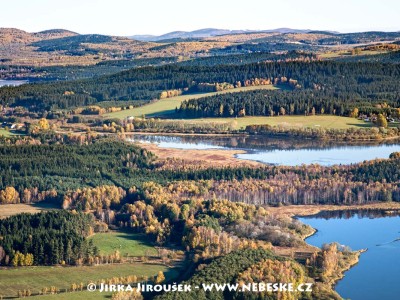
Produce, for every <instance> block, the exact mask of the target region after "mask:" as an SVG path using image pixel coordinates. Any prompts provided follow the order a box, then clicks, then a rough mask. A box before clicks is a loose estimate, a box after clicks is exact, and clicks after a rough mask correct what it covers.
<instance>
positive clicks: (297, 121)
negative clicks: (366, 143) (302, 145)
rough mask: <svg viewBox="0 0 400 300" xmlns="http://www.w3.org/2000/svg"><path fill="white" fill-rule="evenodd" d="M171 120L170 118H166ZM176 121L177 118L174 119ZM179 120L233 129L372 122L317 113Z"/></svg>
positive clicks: (339, 126)
mask: <svg viewBox="0 0 400 300" xmlns="http://www.w3.org/2000/svg"><path fill="white" fill-rule="evenodd" d="M166 121H172V120H166ZM175 121H177V120H175ZM179 122H187V123H190V124H196V123H197V124H199V123H200V124H201V123H228V124H231V125H232V127H233V128H234V129H243V128H245V127H246V126H247V125H263V124H268V125H271V126H284V127H298V128H302V127H312V128H334V129H347V128H368V127H371V126H372V123H366V122H364V121H362V120H358V119H355V118H347V117H339V116H331V115H317V116H277V117H262V116H258V117H244V118H204V119H184V120H179Z"/></svg>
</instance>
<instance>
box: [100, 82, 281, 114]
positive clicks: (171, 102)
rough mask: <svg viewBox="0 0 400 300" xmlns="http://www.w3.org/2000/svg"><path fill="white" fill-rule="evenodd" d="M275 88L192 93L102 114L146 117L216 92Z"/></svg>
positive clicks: (240, 90)
mask: <svg viewBox="0 0 400 300" xmlns="http://www.w3.org/2000/svg"><path fill="white" fill-rule="evenodd" d="M261 89H266V90H275V89H278V88H277V87H275V86H272V85H259V86H249V87H241V88H236V89H230V90H225V91H222V92H215V93H204V94H192V95H181V96H176V97H172V98H167V99H162V100H157V101H155V102H153V103H150V104H146V105H144V106H141V107H136V108H133V109H127V110H122V111H118V112H113V113H108V114H104V115H103V116H104V117H105V118H118V119H124V118H126V117H141V116H143V115H145V116H146V117H152V116H156V115H157V116H161V115H167V114H171V113H174V112H175V108H176V107H178V108H179V106H180V105H181V103H182V101H184V100H189V99H197V98H202V97H208V96H214V95H217V94H225V93H237V92H244V91H252V90H261Z"/></svg>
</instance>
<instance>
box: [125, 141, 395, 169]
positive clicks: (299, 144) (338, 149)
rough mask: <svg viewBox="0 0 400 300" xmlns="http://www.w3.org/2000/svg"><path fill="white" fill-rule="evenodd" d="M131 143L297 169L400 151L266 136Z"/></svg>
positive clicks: (389, 147) (391, 146)
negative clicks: (233, 154) (217, 152)
mask: <svg viewBox="0 0 400 300" xmlns="http://www.w3.org/2000/svg"><path fill="white" fill-rule="evenodd" d="M129 140H131V141H134V142H140V143H156V144H158V145H159V147H161V148H177V149H199V150H202V149H240V150H244V151H246V153H243V154H238V155H237V157H238V158H240V159H248V160H255V161H260V162H262V163H265V164H275V165H287V166H297V165H301V164H320V165H324V166H330V165H334V164H351V163H358V162H362V161H364V160H372V159H375V158H389V155H390V154H391V153H393V152H397V151H400V144H399V142H396V143H393V142H392V143H390V144H387V143H386V144H373V143H359V144H351V145H349V144H343V143H342V144H340V143H332V142H325V143H324V142H321V141H299V140H290V139H285V140H280V139H271V138H265V137H252V136H251V137H211V136H165V135H162V136H161V135H147V136H146V135H133V136H131V137H130V138H129Z"/></svg>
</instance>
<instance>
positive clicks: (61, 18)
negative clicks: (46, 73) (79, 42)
mask: <svg viewBox="0 0 400 300" xmlns="http://www.w3.org/2000/svg"><path fill="white" fill-rule="evenodd" d="M0 27H13V28H18V29H22V30H25V31H28V32H38V31H41V30H46V29H55V28H61V29H68V30H72V31H75V32H78V33H81V34H87V33H98V34H108V35H120V36H129V35H134V34H154V35H160V34H163V33H167V32H170V31H175V30H183V31H192V30H196V29H201V28H219V29H249V30H262V29H264V30H266V29H275V28H281V27H289V28H296V29H313V30H334V31H339V32H358V31H371V30H382V31H400V1H399V0H344V1H343V0H336V1H323V0H301V1H300V0H275V1H268V0H251V1H244V0H231V1H226V0H199V1H192V0H186V1H184V0H139V1H135V0H2V1H1V2H0Z"/></svg>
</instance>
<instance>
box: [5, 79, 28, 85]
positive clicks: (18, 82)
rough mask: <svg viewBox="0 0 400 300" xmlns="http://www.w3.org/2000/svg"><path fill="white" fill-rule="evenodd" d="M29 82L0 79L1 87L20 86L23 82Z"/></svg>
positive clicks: (25, 81)
mask: <svg viewBox="0 0 400 300" xmlns="http://www.w3.org/2000/svg"><path fill="white" fill-rule="evenodd" d="M25 83H28V81H27V80H1V79H0V87H2V86H7V85H8V86H18V85H21V84H25Z"/></svg>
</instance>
